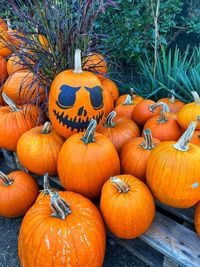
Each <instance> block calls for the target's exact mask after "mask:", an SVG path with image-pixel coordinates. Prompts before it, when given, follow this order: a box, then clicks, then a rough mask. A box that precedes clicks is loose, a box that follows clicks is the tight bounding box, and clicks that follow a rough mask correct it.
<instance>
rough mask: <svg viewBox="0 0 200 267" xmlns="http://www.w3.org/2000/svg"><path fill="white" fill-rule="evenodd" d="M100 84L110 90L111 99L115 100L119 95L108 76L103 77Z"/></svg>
mask: <svg viewBox="0 0 200 267" xmlns="http://www.w3.org/2000/svg"><path fill="white" fill-rule="evenodd" d="M101 84H102V86H103V89H107V90H108V91H109V92H110V94H111V96H112V99H113V101H114V102H115V100H116V99H117V98H118V97H119V90H118V87H117V85H116V83H114V82H113V81H112V80H110V79H108V78H105V79H103V80H102V82H101Z"/></svg>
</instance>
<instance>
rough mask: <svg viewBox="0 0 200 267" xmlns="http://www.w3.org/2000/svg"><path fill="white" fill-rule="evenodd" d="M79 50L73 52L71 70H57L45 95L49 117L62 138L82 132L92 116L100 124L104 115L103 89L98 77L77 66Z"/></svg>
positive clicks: (79, 65) (79, 58) (79, 55)
mask: <svg viewBox="0 0 200 267" xmlns="http://www.w3.org/2000/svg"><path fill="white" fill-rule="evenodd" d="M80 52H81V51H80V50H76V53H75V69H74V70H66V71H63V72H61V73H60V74H58V75H57V76H56V78H55V79H54V81H53V83H52V86H51V90H50V94H49V117H50V120H51V122H52V125H53V127H54V128H55V129H56V131H57V132H58V133H60V134H61V135H62V136H64V137H68V136H70V135H72V134H74V133H77V132H83V131H84V130H85V129H86V128H87V126H88V124H89V121H90V120H91V119H92V118H93V119H95V120H96V121H97V123H98V124H101V122H102V119H103V117H104V101H103V90H102V85H101V82H100V80H99V79H98V78H97V77H96V76H95V75H94V74H92V73H90V72H88V71H82V69H81V54H80Z"/></svg>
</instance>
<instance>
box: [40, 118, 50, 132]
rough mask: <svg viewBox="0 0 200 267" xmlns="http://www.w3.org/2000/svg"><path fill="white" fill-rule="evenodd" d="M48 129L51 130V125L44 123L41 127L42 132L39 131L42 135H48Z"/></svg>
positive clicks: (47, 122) (48, 122)
mask: <svg viewBox="0 0 200 267" xmlns="http://www.w3.org/2000/svg"><path fill="white" fill-rule="evenodd" d="M50 128H51V123H50V121H46V122H45V124H44V125H43V127H42V131H41V133H42V134H48V133H50Z"/></svg>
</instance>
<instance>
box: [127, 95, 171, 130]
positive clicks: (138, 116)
mask: <svg viewBox="0 0 200 267" xmlns="http://www.w3.org/2000/svg"><path fill="white" fill-rule="evenodd" d="M158 106H159V108H158ZM162 107H163V105H162V104H160V103H155V102H154V101H153V100H150V99H143V100H141V101H140V102H139V103H137V104H136V105H135V108H134V109H133V111H132V114H131V118H132V120H134V121H135V122H136V123H137V125H139V126H143V125H144V124H145V123H146V122H147V121H148V120H149V119H150V118H151V117H154V116H156V115H159V112H160V110H161V109H162ZM165 107H166V106H165ZM166 111H168V112H169V109H168V107H167V109H165V112H166Z"/></svg>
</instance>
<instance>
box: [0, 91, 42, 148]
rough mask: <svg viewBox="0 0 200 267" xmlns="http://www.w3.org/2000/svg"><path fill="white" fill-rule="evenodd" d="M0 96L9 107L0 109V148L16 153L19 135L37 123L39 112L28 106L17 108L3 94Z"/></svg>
mask: <svg viewBox="0 0 200 267" xmlns="http://www.w3.org/2000/svg"><path fill="white" fill-rule="evenodd" d="M2 96H3V99H4V101H5V102H6V104H8V105H9V107H7V106H5V107H2V108H0V147H1V148H5V149H7V150H11V151H16V147H17V142H18V140H19V138H20V137H21V135H22V134H23V133H24V132H26V131H28V130H29V129H31V128H33V127H35V126H36V125H37V123H39V118H38V117H39V114H40V110H39V109H38V108H37V107H36V106H34V105H30V104H27V105H23V106H19V107H17V106H16V105H15V103H14V102H13V101H11V100H10V99H9V98H8V97H7V96H6V95H5V94H4V93H3V94H2Z"/></svg>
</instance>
